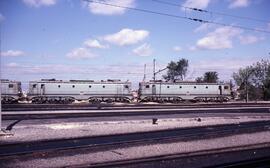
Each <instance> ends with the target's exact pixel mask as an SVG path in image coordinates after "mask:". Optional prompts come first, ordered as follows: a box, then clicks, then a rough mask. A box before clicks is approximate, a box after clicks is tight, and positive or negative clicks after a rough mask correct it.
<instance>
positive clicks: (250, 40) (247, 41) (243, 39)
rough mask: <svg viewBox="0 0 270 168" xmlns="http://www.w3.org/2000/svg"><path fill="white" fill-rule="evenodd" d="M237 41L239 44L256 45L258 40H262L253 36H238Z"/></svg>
mask: <svg viewBox="0 0 270 168" xmlns="http://www.w3.org/2000/svg"><path fill="white" fill-rule="evenodd" d="M239 40H240V42H241V44H253V43H257V42H258V41H260V40H263V38H262V37H256V36H253V35H247V36H239Z"/></svg>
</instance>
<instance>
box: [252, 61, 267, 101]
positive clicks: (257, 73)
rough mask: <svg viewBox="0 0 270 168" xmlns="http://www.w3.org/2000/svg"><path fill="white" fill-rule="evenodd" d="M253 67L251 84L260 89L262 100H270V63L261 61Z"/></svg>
mask: <svg viewBox="0 0 270 168" xmlns="http://www.w3.org/2000/svg"><path fill="white" fill-rule="evenodd" d="M253 66H254V68H253V69H254V76H253V83H254V85H255V86H256V87H257V88H260V89H261V93H262V97H261V98H262V99H263V100H270V61H269V60H261V61H260V62H257V63H256V64H254V65H253Z"/></svg>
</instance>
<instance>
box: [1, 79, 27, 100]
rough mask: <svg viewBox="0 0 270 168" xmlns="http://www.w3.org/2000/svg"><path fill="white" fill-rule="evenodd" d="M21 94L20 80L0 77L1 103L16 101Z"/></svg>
mask: <svg viewBox="0 0 270 168" xmlns="http://www.w3.org/2000/svg"><path fill="white" fill-rule="evenodd" d="M21 96H22V88H21V82H19V81H10V80H7V79H1V101H2V103H3V104H6V103H16V102H18V100H19V98H20V97H21Z"/></svg>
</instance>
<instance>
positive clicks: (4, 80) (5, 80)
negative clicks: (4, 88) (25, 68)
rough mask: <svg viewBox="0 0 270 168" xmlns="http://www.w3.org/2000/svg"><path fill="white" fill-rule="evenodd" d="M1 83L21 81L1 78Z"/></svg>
mask: <svg viewBox="0 0 270 168" xmlns="http://www.w3.org/2000/svg"><path fill="white" fill-rule="evenodd" d="M1 82H2V83H11V82H12V83H21V82H20V81H14V80H8V79H1Z"/></svg>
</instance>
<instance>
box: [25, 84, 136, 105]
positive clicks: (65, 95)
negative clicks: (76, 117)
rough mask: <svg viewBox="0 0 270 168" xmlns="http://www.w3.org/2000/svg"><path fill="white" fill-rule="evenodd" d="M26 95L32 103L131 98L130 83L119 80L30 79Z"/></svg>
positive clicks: (106, 100) (122, 100) (127, 99)
mask: <svg viewBox="0 0 270 168" xmlns="http://www.w3.org/2000/svg"><path fill="white" fill-rule="evenodd" d="M27 96H28V98H29V99H30V100H31V101H32V103H71V102H74V101H75V100H87V101H89V102H130V101H131V99H132V94H131V83H130V82H121V81H120V80H107V81H92V80H69V81H62V80H55V79H43V80H40V81H31V82H29V91H28V94H27Z"/></svg>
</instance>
